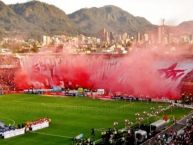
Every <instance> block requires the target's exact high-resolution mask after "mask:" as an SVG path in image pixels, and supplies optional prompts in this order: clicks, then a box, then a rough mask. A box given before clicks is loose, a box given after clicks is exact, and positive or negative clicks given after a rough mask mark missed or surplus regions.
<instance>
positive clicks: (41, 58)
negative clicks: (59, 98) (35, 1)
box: [14, 50, 188, 99]
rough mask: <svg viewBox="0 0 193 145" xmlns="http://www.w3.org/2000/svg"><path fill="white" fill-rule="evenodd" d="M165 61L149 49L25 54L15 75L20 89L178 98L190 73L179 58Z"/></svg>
mask: <svg viewBox="0 0 193 145" xmlns="http://www.w3.org/2000/svg"><path fill="white" fill-rule="evenodd" d="M162 59H163V58H162V57H160V56H158V55H157V54H155V53H153V52H150V51H147V50H143V51H141V52H140V53H137V52H133V53H131V54H129V55H124V56H118V55H97V54H95V55H69V54H68V55H67V54H60V55H58V54H44V55H42V54H34V55H25V56H21V60H20V61H21V69H20V70H19V71H18V72H16V75H15V80H14V81H15V83H16V86H17V88H18V89H28V88H50V87H53V86H61V87H70V88H78V87H84V88H89V89H99V88H104V89H105V90H107V91H108V92H113V93H115V92H122V93H124V94H129V95H136V96H140V97H150V98H158V97H166V98H171V99H175V98H179V93H180V92H179V90H178V86H179V83H180V80H181V79H182V78H183V76H185V74H187V73H188V71H186V68H184V66H185V65H184V64H178V60H177V59H176V58H173V59H171V60H170V61H169V62H168V61H162ZM178 67H181V68H182V70H181V69H179V68H178ZM179 70H180V71H179Z"/></svg>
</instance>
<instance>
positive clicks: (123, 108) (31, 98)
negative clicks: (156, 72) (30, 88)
mask: <svg viewBox="0 0 193 145" xmlns="http://www.w3.org/2000/svg"><path fill="white" fill-rule="evenodd" d="M160 105H161V106H167V105H168V104H161V103H152V102H125V101H102V100H92V99H89V98H84V97H63V98H62V97H47V96H38V95H24V94H18V95H2V96H0V120H1V121H3V122H5V123H6V124H11V125H18V124H21V123H24V122H26V121H33V120H36V119H39V118H43V117H48V118H51V120H52V123H51V125H50V127H49V128H46V129H43V130H40V131H37V132H33V133H27V134H25V135H23V136H18V137H15V138H11V139H6V140H4V139H0V144H2V145H70V144H71V142H72V138H73V137H75V136H77V135H78V134H80V133H83V134H84V136H85V137H89V136H90V132H91V128H94V129H96V130H97V131H96V133H97V136H98V137H99V136H100V132H101V131H102V130H104V129H107V128H112V126H113V122H114V121H117V122H119V127H120V128H123V127H124V120H125V119H128V120H130V121H132V122H134V123H136V122H135V113H142V112H144V111H146V112H150V111H151V108H152V107H154V108H157V109H158V107H159V106H160ZM189 112H190V110H188V109H180V108H173V109H169V110H168V111H167V112H165V114H167V115H169V117H171V118H172V117H173V116H175V117H176V118H177V119H179V118H181V117H183V116H184V115H186V114H188V113H189ZM162 116H163V114H162V115H160V116H158V117H156V118H151V119H150V120H148V122H149V121H153V120H158V119H160V118H162ZM146 121H147V120H146Z"/></svg>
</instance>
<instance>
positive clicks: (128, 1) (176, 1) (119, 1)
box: [2, 0, 193, 25]
mask: <svg viewBox="0 0 193 145" xmlns="http://www.w3.org/2000/svg"><path fill="white" fill-rule="evenodd" d="M2 1H3V2H4V3H6V4H15V3H23V2H27V1H30V0H2ZM40 1H42V2H46V3H49V4H53V5H55V6H57V7H59V8H60V9H62V10H63V11H65V13H67V14H70V13H72V12H75V11H77V10H79V9H81V8H90V7H102V6H104V5H115V6H118V7H120V8H122V9H123V10H126V11H127V12H129V13H131V14H133V15H135V16H142V17H145V18H146V19H147V20H149V21H150V22H151V23H153V24H161V21H162V19H165V23H166V24H168V25H177V24H179V23H181V22H182V21H188V20H193V0H40Z"/></svg>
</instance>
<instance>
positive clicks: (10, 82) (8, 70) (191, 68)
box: [0, 54, 193, 145]
mask: <svg viewBox="0 0 193 145" xmlns="http://www.w3.org/2000/svg"><path fill="white" fill-rule="evenodd" d="M139 57H141V58H140V59H143V60H146V61H145V62H144V63H141V61H140V59H139ZM0 59H1V61H0V73H1V79H0V85H1V94H2V95H1V96H0V100H1V101H0V104H1V105H0V112H1V113H0V114H1V115H0V116H1V117H0V121H1V123H0V135H1V137H2V138H3V139H1V140H0V143H2V144H4V145H9V144H14V145H17V144H18V145H22V144H23V145H24V144H29V145H32V144H41V145H43V144H45V145H53V144H58V145H60V144H61V145H62V144H66V145H67V144H73V145H76V144H77V145H78V144H82V145H84V144H85V145H86V144H89V145H91V144H98V145H108V144H118V145H122V144H128V145H130V144H131V145H134V144H146V143H147V142H148V141H149V140H151V138H152V137H157V136H158V135H159V134H161V133H163V131H164V130H166V129H168V128H169V129H170V133H171V127H172V131H173V130H175V127H176V126H177V127H176V128H177V129H176V131H181V129H182V128H183V129H184V127H185V126H186V124H187V123H188V124H189V126H188V127H190V126H191V125H192V124H193V120H192V118H191V116H192V114H191V105H190V104H191V102H192V101H193V99H192V97H193V96H192V94H193V92H192V90H193V79H192V76H193V65H192V59H191V58H188V57H187V58H183V59H174V58H171V59H163V58H158V57H156V59H155V58H151V57H149V55H148V56H145V57H144V56H140V55H138V56H137V57H136V56H135V55H134V56H132V55H131V56H129V57H128V56H127V55H102V54H95V55H63V54H20V55H1V56H0ZM142 70H143V71H142ZM141 76H146V77H143V78H142V77H141ZM182 103H185V104H182ZM189 114H190V115H189ZM186 115H187V116H186ZM188 127H187V130H188V129H189V128H188ZM179 128H180V129H179ZM178 133H179V132H178ZM185 135H187V134H186V132H185ZM180 137H181V136H180ZM180 137H177V138H176V139H171V140H170V142H175V141H179V140H182V139H181V138H180ZM188 139H189V140H188V141H189V142H190V143H191V142H192V140H191V137H190V138H188ZM158 140H161V139H160V138H159V139H158ZM154 141H155V140H154ZM186 141H187V140H186Z"/></svg>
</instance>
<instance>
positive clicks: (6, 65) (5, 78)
mask: <svg viewBox="0 0 193 145" xmlns="http://www.w3.org/2000/svg"><path fill="white" fill-rule="evenodd" d="M19 66H20V62H19V59H18V58H17V57H14V56H10V55H0V88H1V89H3V90H5V91H10V90H11V91H13V90H15V83H14V76H15V72H16V71H17V69H18V68H19Z"/></svg>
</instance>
